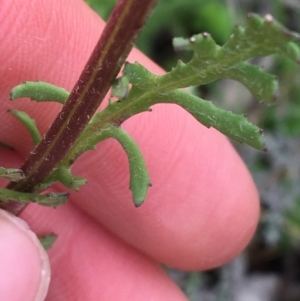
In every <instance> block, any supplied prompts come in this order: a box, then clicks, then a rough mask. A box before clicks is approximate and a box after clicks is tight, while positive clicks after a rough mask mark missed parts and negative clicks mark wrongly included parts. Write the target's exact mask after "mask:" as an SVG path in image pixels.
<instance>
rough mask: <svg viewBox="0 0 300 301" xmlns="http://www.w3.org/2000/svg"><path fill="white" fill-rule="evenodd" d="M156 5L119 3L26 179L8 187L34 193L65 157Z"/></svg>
mask: <svg viewBox="0 0 300 301" xmlns="http://www.w3.org/2000/svg"><path fill="white" fill-rule="evenodd" d="M156 2H157V0H119V1H118V3H117V5H116V7H115V8H114V10H113V12H112V15H111V17H110V19H109V20H108V22H107V25H106V27H105V28H104V31H103V33H102V35H101V37H100V39H99V41H98V43H97V45H96V47H95V49H94V51H93V53H92V55H91V57H90V59H89V60H88V62H87V64H86V66H85V68H84V70H83V72H82V74H81V76H80V78H79V79H78V81H77V83H76V85H75V87H74V88H73V90H72V92H71V94H70V96H69V98H68V100H67V102H66V104H65V105H64V107H63V108H62V110H61V111H60V113H59V114H58V116H57V117H56V119H55V120H54V122H53V124H52V125H51V127H50V129H49V130H48V132H47V133H46V135H45V137H44V139H43V140H42V141H41V142H40V143H39V144H38V145H37V147H36V148H35V149H34V151H33V152H32V153H31V154H30V156H29V157H28V158H27V160H26V161H25V163H24V164H23V166H22V167H21V169H22V170H23V171H24V173H25V176H26V178H25V180H22V181H20V182H17V183H13V182H11V183H10V184H9V185H8V188H10V189H14V190H18V191H22V192H32V191H34V187H35V186H37V185H38V184H40V183H42V182H43V180H45V179H46V178H47V177H48V176H49V175H50V174H51V172H52V171H53V169H54V168H55V167H56V166H57V165H58V163H59V162H60V161H61V160H62V159H63V158H64V156H65V155H66V153H67V152H68V150H69V149H70V148H71V146H72V145H73V144H74V142H75V141H76V139H77V137H78V136H79V135H80V133H81V132H82V130H83V129H84V128H85V126H86V125H87V123H88V122H89V120H90V119H91V117H92V116H93V115H94V113H95V112H96V110H97V108H98V107H99V105H100V104H101V102H102V101H103V99H104V97H105V95H106V94H107V92H108V90H109V89H110V87H111V83H112V81H113V80H114V79H115V77H116V76H117V74H118V72H119V71H120V69H121V67H122V65H123V64H124V62H125V60H126V58H127V56H128V54H129V52H130V50H131V49H132V47H133V43H134V41H135V40H136V38H137V36H138V33H139V32H140V30H141V29H142V27H143V26H144V24H145V22H146V20H147V18H148V16H149V14H150V13H151V11H152V9H153V8H154V6H155V4H156ZM0 206H1V207H2V208H4V209H6V210H8V211H10V212H12V213H14V214H19V213H20V212H21V211H22V210H23V209H24V206H23V205H20V204H19V203H15V202H11V203H9V204H0Z"/></svg>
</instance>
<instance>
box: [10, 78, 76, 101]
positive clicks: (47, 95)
mask: <svg viewBox="0 0 300 301" xmlns="http://www.w3.org/2000/svg"><path fill="white" fill-rule="evenodd" d="M69 94H70V93H69V92H68V91H67V90H65V89H63V88H60V87H57V86H54V85H51V84H48V83H45V82H42V81H36V82H30V81H28V82H24V83H22V84H20V85H18V86H16V87H14V88H13V89H12V91H11V92H10V99H11V100H14V99H17V98H22V97H29V98H31V100H34V101H38V102H40V101H55V102H58V103H61V104H64V103H65V102H66V100H67V98H68V97H69Z"/></svg>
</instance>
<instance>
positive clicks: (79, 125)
mask: <svg viewBox="0 0 300 301" xmlns="http://www.w3.org/2000/svg"><path fill="white" fill-rule="evenodd" d="M155 2H156V1H138V0H131V1H119V3H118V4H117V6H116V8H115V10H114V12H113V13H112V16H111V18H110V20H109V21H108V24H107V27H106V29H105V30H104V32H103V35H102V36H101V38H100V40H99V42H98V44H97V46H96V47H95V50H94V52H93V54H92V56H91V58H90V60H89V61H88V62H87V64H86V67H85V69H84V70H83V73H82V75H81V77H80V78H79V80H78V82H77V83H76V85H75V87H74V89H73V90H72V92H71V93H70V94H69V93H68V92H67V91H65V90H64V89H62V88H59V87H55V86H53V85H51V84H48V83H43V82H39V81H37V82H24V83H22V84H20V85H19V86H17V87H15V88H14V89H13V90H12V91H11V99H12V100H14V99H17V98H20V97H29V98H31V99H32V100H34V101H38V102H41V101H56V102H58V103H60V104H62V109H61V111H60V113H59V115H58V116H57V118H56V120H55V121H54V122H53V124H52V126H51V128H50V129H49V131H48V132H47V134H46V135H45V137H44V139H42V138H41V135H40V134H39V131H38V129H37V128H36V125H35V122H34V121H33V120H32V119H31V118H30V117H29V116H28V115H27V114H26V113H24V112H18V111H15V110H13V111H11V113H12V114H13V115H14V116H16V117H17V118H18V119H19V120H20V121H21V122H23V123H24V125H25V126H26V127H27V129H28V130H29V131H30V133H31V135H32V139H33V141H34V143H35V144H36V148H35V150H34V151H33V152H32V154H31V155H30V156H29V158H28V159H27V160H26V162H25V163H24V165H23V166H22V167H21V170H22V171H21V170H13V171H11V170H7V169H2V170H3V172H2V173H1V174H0V176H2V177H6V178H9V179H10V180H12V181H14V182H11V183H10V184H9V185H8V187H7V188H6V189H4V188H2V189H1V190H0V200H1V206H2V207H3V208H5V209H7V210H9V211H11V212H13V213H15V214H18V213H19V212H21V210H22V209H23V208H24V203H28V202H29V201H32V202H38V203H40V204H42V205H50V206H57V205H58V204H61V203H64V202H65V201H66V199H67V198H68V193H51V194H46V195H39V193H40V192H42V191H43V190H45V189H46V188H47V187H49V186H50V185H52V184H53V183H54V182H56V181H60V182H61V183H63V184H64V185H65V186H66V187H69V188H72V189H74V190H78V189H79V187H80V186H81V185H84V184H86V180H85V179H83V178H79V177H76V176H74V175H72V173H71V167H72V164H73V163H74V162H75V160H76V159H77V158H78V157H79V156H81V155H82V154H83V153H84V152H86V151H88V150H92V149H94V148H95V146H96V144H97V143H99V142H101V141H103V140H105V139H107V138H114V139H115V140H117V141H118V142H119V143H120V145H121V146H122V147H123V149H124V151H125V152H126V155H127V157H128V162H129V170H130V184H129V187H130V189H131V190H132V198H133V202H134V204H135V206H140V205H141V204H142V203H143V202H144V200H145V198H146V195H147V190H148V188H149V187H150V185H151V184H150V183H151V181H150V176H149V175H148V171H147V168H146V163H145V161H144V159H143V156H142V154H141V151H140V150H139V148H138V146H137V144H136V143H135V141H134V140H133V139H132V138H131V137H130V135H129V134H127V133H126V132H125V131H124V130H123V129H122V127H121V125H122V123H123V122H124V121H125V120H127V119H129V118H131V117H132V116H134V115H136V114H139V113H142V112H148V111H151V107H152V106H154V105H155V104H158V103H174V104H177V105H179V106H181V107H182V108H183V109H185V110H186V111H187V112H189V113H190V114H191V115H192V116H193V117H194V118H196V119H197V120H198V121H199V122H200V123H202V124H203V125H205V126H206V127H213V128H215V129H217V130H219V131H220V132H222V133H223V134H225V135H227V136H228V137H230V138H232V139H234V140H236V141H238V142H241V143H246V144H248V145H250V146H252V147H254V148H256V149H258V150H266V147H265V144H264V141H263V137H262V130H261V129H259V128H258V127H256V126H255V125H253V124H251V123H250V122H248V121H247V119H246V118H245V116H244V115H236V114H234V113H232V112H230V111H226V110H222V109H220V108H217V107H215V106H214V105H213V104H212V103H211V102H209V101H206V100H203V99H200V98H199V97H196V96H194V95H191V94H189V93H187V92H184V91H183V90H180V89H181V88H185V87H190V86H195V85H204V84H207V83H210V82H213V81H216V80H218V79H221V78H229V79H233V80H236V81H239V82H240V83H242V84H243V85H244V86H245V87H246V88H248V90H249V91H250V92H251V93H252V94H253V95H254V96H255V97H256V98H257V99H258V100H259V101H265V102H267V103H272V102H273V101H274V100H275V98H276V96H275V95H276V90H277V81H276V78H275V76H273V75H271V74H268V73H266V72H264V71H263V70H262V69H261V68H260V67H258V66H255V65H252V64H250V63H249V62H247V61H248V60H249V59H251V58H254V57H258V56H268V55H272V54H280V55H284V56H286V57H289V58H290V59H292V60H294V61H295V62H298V61H299V53H300V49H299V47H298V45H297V42H299V40H300V36H299V35H298V34H297V33H294V32H291V31H289V30H287V29H286V28H284V27H282V26H281V25H280V24H278V23H277V22H276V21H275V20H273V18H272V17H271V16H270V15H267V16H265V17H264V18H262V17H259V16H257V15H255V14H249V15H248V20H247V24H246V26H245V28H243V27H240V26H236V27H235V28H234V30H233V33H232V35H231V36H230V37H229V39H228V41H227V42H226V43H225V44H224V45H223V46H219V45H217V44H216V43H215V42H214V40H213V39H212V38H211V36H210V35H209V34H208V33H201V34H199V35H195V36H193V37H191V38H189V39H183V38H176V39H174V48H175V50H188V51H193V57H192V59H191V60H190V61H189V62H188V63H183V62H181V61H179V62H178V64H177V66H176V67H174V68H173V69H172V70H171V71H170V72H168V73H166V74H165V75H162V76H158V75H155V74H153V73H151V72H150V71H148V70H147V69H146V68H144V67H143V66H142V65H140V64H139V63H134V64H130V63H126V64H125V65H124V68H123V75H122V76H121V77H119V78H117V79H116V76H117V74H118V72H119V70H120V69H121V67H122V66H123V63H124V62H125V59H126V57H127V55H128V53H129V51H130V50H131V47H132V43H133V41H134V40H135V38H136V36H137V34H138V32H139V30H140V29H141V27H142V25H143V24H144V23H145V20H146V18H147V16H148V15H149V12H150V11H151V10H152V9H153V6H154V5H155ZM111 87H112V94H111V100H110V102H109V104H108V105H107V107H106V108H104V109H103V110H101V111H99V112H98V113H96V114H95V112H96V110H97V108H98V107H99V105H100V103H101V101H102V100H103V98H104V96H105V95H106V93H107V92H108V90H109V88H111Z"/></svg>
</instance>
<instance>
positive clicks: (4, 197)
mask: <svg viewBox="0 0 300 301" xmlns="http://www.w3.org/2000/svg"><path fill="white" fill-rule="evenodd" d="M68 198H69V193H68V192H50V193H45V194H41V195H39V194H35V193H26V192H19V191H14V190H10V189H6V188H0V201H2V202H10V201H16V202H19V203H22V204H27V203H30V202H32V203H38V204H40V205H44V206H49V207H57V206H58V205H62V204H64V203H65V202H66V201H67V199H68Z"/></svg>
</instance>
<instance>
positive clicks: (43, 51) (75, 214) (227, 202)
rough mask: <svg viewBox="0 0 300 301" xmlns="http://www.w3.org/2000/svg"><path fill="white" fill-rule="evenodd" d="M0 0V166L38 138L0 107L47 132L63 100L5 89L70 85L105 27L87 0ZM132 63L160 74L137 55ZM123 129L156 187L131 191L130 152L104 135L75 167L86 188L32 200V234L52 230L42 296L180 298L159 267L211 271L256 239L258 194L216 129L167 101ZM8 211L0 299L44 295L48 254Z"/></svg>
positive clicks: (20, 156) (14, 162) (0, 248)
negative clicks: (66, 197)
mask: <svg viewBox="0 0 300 301" xmlns="http://www.w3.org/2000/svg"><path fill="white" fill-rule="evenodd" d="M1 4H2V6H1V7H2V9H1V12H0V14H2V19H1V20H3V22H2V23H3V24H2V25H1V30H0V34H1V46H0V47H1V57H0V60H1V67H0V74H1V79H2V80H1V82H0V86H1V89H0V93H1V110H0V114H1V120H2V127H1V129H0V141H2V142H5V143H7V144H8V145H11V146H13V147H14V148H15V149H16V152H11V151H9V150H5V149H1V150H0V152H1V158H0V165H2V166H7V167H19V166H20V165H21V162H22V161H23V160H24V158H26V156H27V155H28V154H29V152H30V151H31V150H32V148H33V145H32V142H31V140H30V137H29V135H28V134H27V133H26V130H25V129H24V128H23V126H22V125H21V124H20V123H19V122H18V121H17V120H15V119H14V118H13V117H12V116H10V115H9V114H8V113H7V109H9V108H12V107H13V108H16V109H19V110H23V111H26V112H27V113H29V114H30V115H31V116H32V117H34V118H35V119H36V122H37V124H38V127H39V129H40V130H41V131H42V132H45V131H46V130H47V128H48V126H49V125H50V123H51V121H52V120H53V119H54V117H55V116H56V114H57V112H58V110H59V107H60V106H59V105H58V104H53V103H51V104H36V103H30V102H29V100H18V101H16V102H13V103H11V102H9V101H8V94H9V91H10V90H11V88H12V87H14V86H15V85H17V84H19V83H20V82H22V81H24V80H37V79H39V80H43V81H46V82H50V83H53V84H56V85H58V86H62V87H64V88H66V89H68V90H71V89H72V87H73V85H74V83H75V82H76V80H77V78H78V76H79V74H80V72H81V70H82V69H83V67H84V64H85V63H86V61H87V59H88V57H89V55H90V53H91V52H92V49H93V47H94V45H95V44H96V42H97V40H98V38H99V36H100V33H101V30H102V29H103V27H104V23H103V22H102V21H101V20H99V18H98V16H96V14H95V13H93V12H92V11H91V10H90V9H89V8H88V7H87V6H86V5H85V3H84V2H83V1H82V0H72V1H71V0H64V1H61V0H52V1H44V2H41V1H37V0H30V1H29V0H24V1H22V3H21V2H19V1H17V0H13V1H9V2H7V1H2V3H1ZM129 60H130V61H135V60H137V61H139V62H142V63H143V64H144V65H145V66H147V67H148V68H149V69H150V70H152V71H153V72H155V73H162V70H161V69H160V68H159V67H157V66H156V65H155V64H153V63H152V62H151V61H150V60H149V59H147V58H145V56H143V55H142V54H140V53H139V52H138V51H133V52H132V53H131V55H130V57H129ZM123 127H124V128H125V129H126V130H127V131H128V132H129V133H130V134H131V135H132V136H133V138H134V139H135V140H136V141H137V143H138V145H139V146H140V147H141V150H142V153H143V155H144V157H145V160H146V164H147V166H148V169H149V173H150V176H151V182H152V184H153V187H152V188H151V189H150V190H149V194H148V197H147V199H146V201H145V203H144V204H143V205H142V206H141V207H140V208H138V209H137V208H135V207H134V206H133V203H132V200H131V194H130V191H129V189H128V183H129V175H128V166H127V165H128V163H127V158H126V156H125V154H124V152H123V150H122V149H121V147H120V146H119V145H118V144H117V143H116V142H115V141H112V140H107V141H104V142H101V144H99V146H98V149H97V151H92V152H89V153H87V154H85V155H83V156H82V157H81V158H80V159H79V160H78V162H76V163H75V165H74V168H73V172H74V174H76V175H79V176H83V177H86V178H87V180H88V184H87V185H86V186H83V187H81V188H80V191H79V192H78V193H76V192H73V193H72V196H71V199H70V201H69V202H68V204H67V205H65V206H61V207H59V208H57V209H55V210H54V209H49V208H45V207H41V206H36V205H29V206H28V207H27V208H26V210H25V211H24V212H23V213H22V215H21V217H22V218H23V219H24V220H25V221H27V222H28V224H29V225H30V227H31V229H33V230H34V231H35V232H36V233H38V234H40V233H42V234H44V233H49V232H54V233H56V234H57V235H58V239H57V241H56V242H55V244H54V246H53V247H52V248H51V250H50V251H49V252H48V254H49V257H50V263H51V273H52V280H51V284H50V289H49V293H48V296H47V298H46V300H49V301H50V300H53V301H54V300H55V301H60V300H61V301H62V300H72V301H73V300H87V301H90V300H126V301H127V300H131V301H132V300H138V301H140V300H143V301H144V300H145V301H146V300H172V301H177V300H178V301H181V300H186V298H185V297H184V296H183V294H182V293H181V291H180V290H179V289H178V288H177V287H176V285H175V284H173V282H172V281H171V280H170V279H169V278H168V276H167V275H166V274H165V272H164V271H163V270H162V269H161V268H160V267H159V265H158V263H164V264H166V265H169V266H172V267H176V268H180V269H186V270H203V269H208V268H213V267H216V266H219V265H221V264H223V263H225V262H227V261H229V260H230V259H232V258H233V257H234V256H235V255H236V254H237V253H239V252H240V251H241V250H242V249H243V248H244V247H245V246H246V244H247V243H248V242H249V240H250V238H251V236H252V235H253V232H254V230H255V228H256V224H257V220H258V215H259V206H258V196H257V192H256V189H255V187H254V184H253V182H252V179H251V177H250V175H249V173H248V172H247V170H246V168H245V166H244V164H243V163H242V161H241V160H240V158H239V157H238V155H237V154H236V152H235V151H234V150H233V148H232V146H231V145H230V143H229V142H228V141H227V139H226V138H225V137H224V136H223V135H221V134H220V133H218V132H217V131H215V130H213V129H207V128H205V127H203V126H201V125H199V123H198V122H197V121H195V120H194V119H193V118H192V117H191V116H190V115H188V114H187V113H186V112H185V111H183V110H182V109H181V108H179V107H177V106H175V105H170V104H168V105H157V106H155V107H154V108H153V112H152V113H151V114H150V113H149V114H147V113H144V114H141V115H138V116H135V117H134V118H132V119H130V120H129V121H126V122H125V123H124V125H123ZM54 189H56V190H57V191H64V190H65V188H63V187H62V186H60V185H56V186H55V188H54ZM11 218H13V217H9V218H8V217H7V215H3V214H2V215H0V224H1V226H0V239H1V241H0V258H1V259H0V300H4V301H6V300H9V301H16V300H17V301H18V300H22V301H27V300H28V301H29V300H30V301H31V300H37V301H40V300H42V299H34V298H35V297H34V296H35V295H36V293H37V290H38V287H39V286H40V285H44V284H45V283H44V284H41V283H42V282H43V281H44V280H43V279H46V277H44V278H42V277H41V270H42V269H45V268H46V267H45V266H44V267H42V262H43V263H44V265H45V264H46V263H45V262H46V259H44V260H41V255H40V254H42V253H41V252H42V250H41V247H40V246H38V245H37V244H36V242H35V241H34V239H33V238H32V237H31V236H30V234H29V232H28V230H24V228H23V226H22V225H21V226H20V225H19V224H17V226H16V224H14V223H12V222H11V221H10V220H11ZM3 267H4V268H3ZM20 296H21V299H20ZM18 298H19V299H18Z"/></svg>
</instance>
